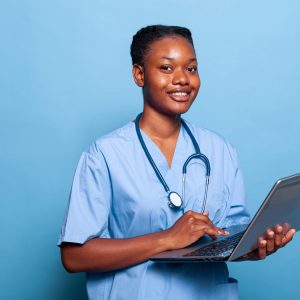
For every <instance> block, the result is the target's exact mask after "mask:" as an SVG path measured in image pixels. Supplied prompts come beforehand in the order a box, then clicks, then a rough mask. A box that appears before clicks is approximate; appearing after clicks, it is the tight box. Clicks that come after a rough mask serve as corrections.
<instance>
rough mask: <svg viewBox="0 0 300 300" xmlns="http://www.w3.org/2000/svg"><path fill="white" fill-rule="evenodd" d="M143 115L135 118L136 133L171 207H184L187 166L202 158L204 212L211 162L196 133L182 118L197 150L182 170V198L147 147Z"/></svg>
mask: <svg viewBox="0 0 300 300" xmlns="http://www.w3.org/2000/svg"><path fill="white" fill-rule="evenodd" d="M141 117H142V113H140V114H139V115H138V116H137V117H136V119H135V129H136V133H137V136H138V138H139V141H140V143H141V146H142V148H143V150H144V153H145V154H146V156H147V158H148V160H149V162H150V164H151V166H152V168H153V170H154V172H155V174H156V176H157V178H158V180H159V181H160V183H161V184H162V185H163V187H164V189H165V191H166V192H167V194H168V206H169V207H170V208H173V209H179V208H181V207H182V204H183V200H184V194H185V178H186V172H187V167H188V164H189V162H190V161H191V160H193V159H200V160H201V161H203V162H204V164H205V168H206V180H205V193H204V201H203V205H202V213H203V212H204V210H205V206H206V199H207V191H208V185H209V176H210V163H209V160H208V158H207V157H206V156H205V155H204V154H202V153H201V152H200V147H199V145H198V143H197V141H196V139H195V137H194V135H193V134H192V132H191V130H190V128H189V127H188V126H187V124H186V123H185V122H184V120H181V122H182V125H183V127H184V129H185V130H186V132H187V133H188V135H189V137H190V138H191V140H192V143H193V146H194V148H195V150H196V153H194V154H192V155H190V156H189V157H188V158H187V160H186V161H185V163H184V164H183V170H182V198H181V197H180V195H179V194H177V193H176V192H173V191H172V192H170V189H169V186H168V185H167V183H166V182H165V180H164V178H163V177H162V175H161V173H160V172H159V170H158V168H157V166H156V164H155V162H154V160H153V158H152V156H151V154H150V153H149V151H148V149H147V147H146V144H145V142H144V140H143V137H142V134H141V130H140V125H139V124H140V119H141Z"/></svg>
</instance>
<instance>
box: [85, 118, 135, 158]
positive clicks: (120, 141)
mask: <svg viewBox="0 0 300 300" xmlns="http://www.w3.org/2000/svg"><path fill="white" fill-rule="evenodd" d="M133 129H134V123H133V122H129V123H127V124H126V125H124V126H122V127H120V128H117V129H115V130H113V131H112V132H110V133H107V134H105V135H104V136H102V137H99V138H97V139H96V140H94V141H93V142H92V143H91V144H90V145H89V147H88V148H87V150H86V152H87V153H89V154H92V155H93V154H94V155H97V154H100V155H101V154H102V155H104V156H105V153H110V152H113V151H116V150H117V149H122V148H123V149H124V147H125V148H126V147H128V146H129V145H130V144H132V140H133Z"/></svg>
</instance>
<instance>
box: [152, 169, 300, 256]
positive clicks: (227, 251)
mask: <svg viewBox="0 0 300 300" xmlns="http://www.w3.org/2000/svg"><path fill="white" fill-rule="evenodd" d="M283 223H288V224H289V225H290V227H291V228H294V229H296V231H298V230H299V229H300V174H296V175H293V176H290V177H286V178H282V179H279V180H277V182H276V183H275V184H274V186H273V188H272V189H271V191H270V193H269V194H268V196H267V198H266V199H265V201H264V202H263V204H262V205H261V207H260V208H259V210H258V211H257V213H256V215H255V216H254V218H253V219H252V221H251V223H250V224H249V225H238V226H232V227H229V228H226V230H227V231H228V232H229V235H228V236H226V237H218V238H217V239H216V240H212V239H211V238H209V237H208V236H204V237H202V238H200V239H199V240H198V241H197V242H196V243H194V244H192V245H190V246H189V247H186V248H183V249H179V250H172V251H165V252H162V253H160V254H157V255H155V256H152V257H151V258H150V259H151V260H153V261H156V262H214V261H215V262H218V261H233V260H235V259H237V258H239V257H241V256H243V255H245V254H247V253H249V252H251V251H253V250H255V249H257V248H258V245H257V239H258V237H259V236H261V235H263V234H264V233H265V232H266V230H267V229H268V228H272V227H274V226H275V225H276V224H283Z"/></svg>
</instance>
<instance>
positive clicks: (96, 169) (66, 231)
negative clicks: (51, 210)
mask: <svg viewBox="0 0 300 300" xmlns="http://www.w3.org/2000/svg"><path fill="white" fill-rule="evenodd" d="M111 194H112V193H111V182H110V177H109V171H108V167H107V164H106V161H105V158H104V156H103V154H102V152H101V151H97V150H96V146H95V144H94V145H92V146H91V147H90V149H89V150H88V151H86V152H84V153H83V154H82V155H81V157H80V160H79V162H78V165H77V169H76V172H75V175H74V179H73V184H72V188H71V192H70V199H69V205H68V208H67V211H66V214H65V220H64V223H63V226H62V229H61V233H60V238H59V242H58V245H59V246H60V245H61V243H63V242H71V243H79V244H84V243H85V242H86V241H88V240H90V239H92V238H95V237H109V233H108V215H109V211H110V202H111Z"/></svg>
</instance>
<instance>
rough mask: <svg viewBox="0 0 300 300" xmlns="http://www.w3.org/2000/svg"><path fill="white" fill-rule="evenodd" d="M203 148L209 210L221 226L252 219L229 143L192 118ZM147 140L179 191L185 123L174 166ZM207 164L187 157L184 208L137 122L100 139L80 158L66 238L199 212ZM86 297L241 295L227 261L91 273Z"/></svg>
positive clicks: (82, 238) (134, 228) (187, 142)
mask: <svg viewBox="0 0 300 300" xmlns="http://www.w3.org/2000/svg"><path fill="white" fill-rule="evenodd" d="M187 124H188V126H189V127H190V129H191V131H192V133H193V134H194V136H195V138H196V140H197V141H198V143H199V146H200V149H201V152H202V153H203V154H205V155H206V156H207V157H208V159H209V160H210V164H211V177H210V184H209V188H208V198H207V204H206V208H205V210H206V211H209V217H210V219H211V220H212V221H213V223H214V224H215V225H216V226H218V227H229V226H231V225H235V224H246V223H249V214H248V211H247V208H246V197H245V189H244V183H243V177H242V174H241V170H240V167H239V163H238V159H237V154H236V151H235V150H234V148H233V147H232V146H231V144H230V143H228V142H227V141H225V140H224V139H223V138H222V137H221V136H219V135H218V134H216V133H213V132H212V131H209V130H207V129H203V128H199V127H196V126H194V125H192V124H190V123H189V122H187ZM142 135H143V138H144V140H145V143H146V146H147V148H148V150H149V152H150V154H151V156H152V158H153V159H154V161H155V163H156V165H157V167H158V168H159V170H160V172H161V174H162V175H163V177H164V179H165V181H166V182H167V184H168V185H169V187H170V189H171V191H175V192H177V193H178V194H180V195H181V193H182V166H183V164H184V162H185V160H186V159H187V158H188V156H189V155H191V154H193V153H195V149H194V147H193V144H192V141H191V139H190V137H189V136H188V134H187V132H186V131H185V130H184V128H183V127H181V130H180V133H179V136H178V140H177V144H176V149H175V153H174V157H173V161H172V166H171V167H170V168H169V166H168V163H167V160H166V158H165V157H164V155H163V154H162V152H161V151H160V149H159V148H158V147H157V146H156V145H155V144H154V143H153V142H152V141H151V139H150V138H149V137H148V136H147V135H146V134H145V133H144V132H142ZM205 172H206V169H205V165H204V164H203V162H202V161H200V160H193V161H191V162H190V164H189V167H188V171H187V178H186V188H185V199H184V204H183V209H182V210H173V209H170V208H169V207H168V205H167V194H166V192H165V190H164V188H163V186H162V184H161V183H160V182H159V180H158V178H157V176H156V175H155V173H154V171H153V169H152V167H151V165H150V163H149V161H148V159H147V157H146V155H145V153H144V152H143V149H142V147H141V145H140V142H139V140H138V137H137V134H136V131H135V125H134V123H133V122H130V123H128V124H127V125H125V126H124V127H122V128H120V129H117V130H115V131H114V132H112V133H110V134H108V135H106V136H104V137H102V138H100V139H98V140H96V141H95V142H94V143H93V144H92V145H91V146H90V147H89V149H88V150H87V151H86V152H84V153H83V154H82V156H81V158H80V161H79V163H78V166H77V170H76V173H75V176H74V181H73V186H72V190H71V194H70V202H69V206H68V209H67V213H66V217H65V222H64V225H63V226H62V231H61V235H60V240H59V245H60V244H61V243H62V242H72V243H79V244H83V243H85V242H86V241H88V240H90V239H93V238H98V237H101V238H131V237H136V236H138V235H144V234H148V233H152V232H158V231H161V230H165V229H167V228H169V227H171V226H172V225H173V224H174V223H175V222H176V220H177V219H178V218H179V217H180V216H182V214H183V213H184V212H186V211H188V210H193V211H196V212H201V208H202V203H203V199H204V188H205ZM86 281H87V291H88V295H89V299H97V300H98V299H99V300H100V299H105V300H108V299H110V300H114V299H118V300H121V299H124V300H128V299H130V300H135V299H139V300H150V299H151V300H154V299H156V300H162V299H164V300H171V299H172V300H176V299H180V300H182V299H188V300H189V299H190V300H196V299H214V300H216V299H230V300H233V299H237V298H238V290H237V282H236V280H234V279H232V278H229V276H228V270H227V266H226V264H225V263H223V262H221V263H194V264H193V263H187V264H178V263H154V262H152V261H147V262H144V263H141V264H138V265H135V266H133V267H129V268H126V269H122V270H118V271H113V272H104V273H87V274H86Z"/></svg>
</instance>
